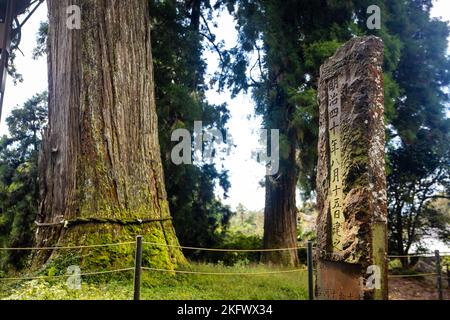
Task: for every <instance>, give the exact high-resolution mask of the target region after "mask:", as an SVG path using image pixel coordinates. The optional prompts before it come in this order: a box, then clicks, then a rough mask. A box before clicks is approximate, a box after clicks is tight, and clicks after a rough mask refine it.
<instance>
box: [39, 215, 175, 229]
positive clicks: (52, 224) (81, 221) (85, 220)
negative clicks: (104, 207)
mask: <svg viewBox="0 0 450 320" xmlns="http://www.w3.org/2000/svg"><path fill="white" fill-rule="evenodd" d="M170 220H172V218H171V217H168V218H160V219H131V220H126V219H117V218H78V219H74V220H63V221H60V222H50V223H45V222H38V221H35V222H34V223H35V224H36V226H38V227H40V228H52V227H60V226H63V227H64V228H66V229H67V228H70V227H73V226H78V225H84V224H119V225H122V226H126V225H141V224H147V223H153V222H163V221H170Z"/></svg>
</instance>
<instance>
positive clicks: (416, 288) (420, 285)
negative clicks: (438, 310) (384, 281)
mask: <svg viewBox="0 0 450 320" xmlns="http://www.w3.org/2000/svg"><path fill="white" fill-rule="evenodd" d="M435 281H436V280H435V278H434V277H432V278H431V279H424V278H423V279H421V278H419V279H414V278H395V279H390V280H389V299H391V300H437V299H438V293H437V289H436V285H435V283H436V282H435ZM443 287H444V291H443V293H444V300H450V288H449V287H448V283H447V281H443Z"/></svg>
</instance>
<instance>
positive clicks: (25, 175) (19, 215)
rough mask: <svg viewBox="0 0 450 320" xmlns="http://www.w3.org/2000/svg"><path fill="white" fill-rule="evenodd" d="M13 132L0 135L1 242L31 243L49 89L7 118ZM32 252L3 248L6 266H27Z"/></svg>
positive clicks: (3, 244)
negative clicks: (40, 148) (7, 250)
mask: <svg viewBox="0 0 450 320" xmlns="http://www.w3.org/2000/svg"><path fill="white" fill-rule="evenodd" d="M6 123H7V124H8V128H9V135H7V136H3V137H2V138H0V246H1V247H30V246H32V244H33V235H34V232H33V231H34V227H35V225H34V221H35V218H36V214H37V208H38V201H39V190H38V185H37V177H38V170H37V168H38V149H39V145H40V142H41V135H42V131H43V129H44V127H45V125H46V123H47V93H43V94H38V95H36V96H34V97H32V98H31V99H29V100H28V101H27V102H25V104H24V105H23V106H22V107H20V108H16V109H15V110H13V111H12V113H11V116H9V117H8V118H7V119H6ZM28 254H29V253H28V252H24V251H10V252H0V265H1V266H2V267H3V268H4V269H6V267H7V266H13V267H14V268H17V269H20V268H22V267H25V266H26V261H27V260H26V258H27V256H28Z"/></svg>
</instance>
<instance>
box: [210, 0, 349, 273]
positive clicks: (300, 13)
mask: <svg viewBox="0 0 450 320" xmlns="http://www.w3.org/2000/svg"><path fill="white" fill-rule="evenodd" d="M221 4H225V5H227V7H228V8H229V10H230V11H231V12H232V13H233V14H234V15H235V17H236V20H237V23H238V28H239V34H240V36H239V44H238V46H237V47H236V48H235V49H234V50H233V51H232V52H231V56H230V61H229V63H228V69H227V70H228V71H229V73H228V74H225V76H223V77H220V78H219V80H220V81H221V84H222V85H223V86H225V85H228V86H229V87H231V88H233V93H234V94H236V93H238V92H239V91H241V90H244V91H247V90H249V89H252V93H253V96H254V100H255V102H256V112H257V114H259V115H262V117H263V119H264V125H265V126H266V127H267V128H269V129H279V130H280V156H281V159H280V171H279V173H278V174H277V175H276V176H269V177H267V178H266V181H265V187H266V200H265V201H266V204H265V225H264V247H265V248H268V249H270V248H294V247H296V246H297V227H296V225H297V207H296V189H297V185H298V183H300V184H301V186H302V189H303V191H304V194H305V195H306V196H307V195H309V193H310V191H311V190H313V189H314V180H315V162H316V155H317V152H316V151H315V149H316V148H315V146H316V145H317V142H316V141H317V129H318V108H317V102H316V87H317V77H318V73H319V68H320V65H321V63H323V61H324V60H325V59H326V58H327V57H329V56H331V55H332V54H333V53H334V51H335V50H336V48H337V47H338V46H339V43H340V41H344V40H346V39H348V38H349V37H350V36H351V28H350V24H351V18H352V10H351V8H352V7H351V4H352V2H351V1H339V2H337V1H325V0H323V1H312V0H310V1H308V0H304V1H294V0H288V1H277V0H241V1H233V0H231V1H222V2H219V5H221ZM236 7H237V9H236ZM253 56H257V59H256V61H252V57H253ZM226 62H228V61H226ZM258 75H259V77H258ZM265 260H266V261H268V262H272V263H277V264H278V263H282V264H286V265H295V264H297V263H298V256H297V251H296V250H290V251H286V252H282V251H280V252H271V253H268V254H266V255H265Z"/></svg>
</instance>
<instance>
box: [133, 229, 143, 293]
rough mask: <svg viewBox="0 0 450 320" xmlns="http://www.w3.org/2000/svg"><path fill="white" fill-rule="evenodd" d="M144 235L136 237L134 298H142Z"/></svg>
mask: <svg viewBox="0 0 450 320" xmlns="http://www.w3.org/2000/svg"><path fill="white" fill-rule="evenodd" d="M141 271H142V236H137V237H136V255H135V259H134V300H140V299H141Z"/></svg>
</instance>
